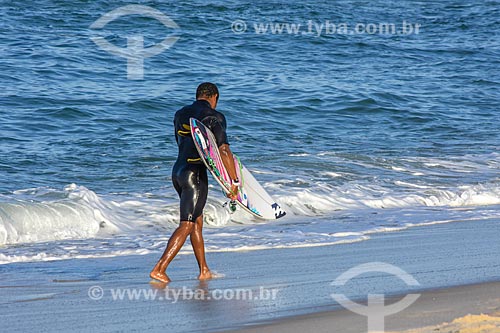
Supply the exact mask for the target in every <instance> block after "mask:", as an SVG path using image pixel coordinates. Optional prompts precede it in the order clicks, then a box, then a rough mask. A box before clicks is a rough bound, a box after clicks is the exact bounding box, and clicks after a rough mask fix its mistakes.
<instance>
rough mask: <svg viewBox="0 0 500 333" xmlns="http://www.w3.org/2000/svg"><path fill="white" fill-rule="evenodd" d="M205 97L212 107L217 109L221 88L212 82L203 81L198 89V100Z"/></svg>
mask: <svg viewBox="0 0 500 333" xmlns="http://www.w3.org/2000/svg"><path fill="white" fill-rule="evenodd" d="M200 99H203V100H205V101H207V102H208V103H210V107H212V109H215V108H216V107H217V102H218V101H219V89H217V86H216V85H215V84H213V83H210V82H203V83H202V84H200V85H199V86H198V88H197V89H196V100H200Z"/></svg>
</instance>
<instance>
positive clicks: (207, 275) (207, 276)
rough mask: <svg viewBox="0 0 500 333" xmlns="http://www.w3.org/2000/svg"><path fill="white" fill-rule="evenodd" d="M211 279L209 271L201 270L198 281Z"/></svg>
mask: <svg viewBox="0 0 500 333" xmlns="http://www.w3.org/2000/svg"><path fill="white" fill-rule="evenodd" d="M211 278H212V272H210V270H209V269H206V270H203V271H202V272H201V273H200V275H198V280H209V279H211Z"/></svg>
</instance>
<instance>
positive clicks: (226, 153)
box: [219, 143, 238, 200]
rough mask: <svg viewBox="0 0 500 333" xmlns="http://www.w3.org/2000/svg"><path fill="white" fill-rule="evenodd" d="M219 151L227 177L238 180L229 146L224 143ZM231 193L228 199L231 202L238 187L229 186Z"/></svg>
mask: <svg viewBox="0 0 500 333" xmlns="http://www.w3.org/2000/svg"><path fill="white" fill-rule="evenodd" d="M219 151H220V156H221V158H222V163H224V166H225V167H226V170H227V173H228V174H229V177H231V179H233V180H235V179H237V178H238V175H237V174H236V166H235V165H234V157H233V153H232V152H231V149H229V145H228V144H226V143H224V144H222V145H221V146H220V147H219ZM231 192H232V193H230V194H229V195H228V197H229V198H231V199H232V200H235V199H236V198H237V195H238V186H236V185H232V186H231Z"/></svg>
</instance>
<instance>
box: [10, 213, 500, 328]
mask: <svg viewBox="0 0 500 333" xmlns="http://www.w3.org/2000/svg"><path fill="white" fill-rule="evenodd" d="M499 234H500V220H499V219H490V220H483V221H463V222H458V223H448V224H436V225H432V226H424V227H414V228H410V229H407V230H403V231H397V232H387V233H381V234H374V235H372V238H371V239H370V240H367V241H363V242H358V243H351V244H342V245H334V246H323V247H304V248H289V249H273V250H261V251H250V252H220V253H208V254H207V259H208V262H209V265H210V267H211V268H212V269H213V270H215V271H217V272H218V273H219V274H220V276H221V277H220V278H218V279H214V280H211V281H207V282H199V281H197V280H196V276H197V265H196V261H195V259H194V256H193V255H181V256H179V257H178V258H176V259H175V260H174V262H173V263H172V265H171V268H169V272H168V273H169V276H170V277H171V278H172V280H173V282H172V283H170V284H169V285H168V286H166V287H165V286H162V285H159V284H154V283H153V284H152V283H150V279H149V278H148V273H149V271H150V269H151V267H153V265H154V264H155V262H156V260H157V259H158V257H159V256H160V253H154V254H148V255H143V256H123V257H113V258H95V259H71V260H61V261H50V262H27V263H12V264H8V265H1V266H0V274H1V277H2V280H1V282H0V303H1V304H2V311H1V313H0V321H1V323H2V329H3V330H5V331H28V330H35V331H67V330H71V331H72V332H85V331H97V332H116V331H134V330H136V331H163V332H165V331H167V332H193V331H227V330H241V329H243V330H246V331H248V332H250V331H252V332H280V331H283V332H284V331H287V332H288V331H292V332H294V331H295V332H298V331H304V330H308V331H314V332H346V333H348V332H366V327H367V326H366V325H367V322H366V317H363V316H360V315H357V314H354V313H351V312H349V311H347V310H345V309H343V308H342V307H341V306H340V305H339V304H338V303H337V302H335V301H334V300H333V299H332V297H331V296H330V294H332V293H342V294H345V295H346V296H347V297H348V298H350V299H351V300H353V301H357V302H363V300H364V299H366V295H367V294H368V293H383V294H384V295H385V296H386V299H390V298H395V299H396V300H397V299H398V298H401V296H403V295H405V294H407V293H422V296H421V297H420V298H419V299H418V300H417V302H415V303H414V304H412V305H411V306H409V307H408V308H407V309H406V310H404V311H402V312H400V313H397V314H394V315H392V316H389V317H387V318H386V323H385V324H386V325H385V327H386V329H387V330H388V331H403V330H408V329H415V328H422V327H426V326H431V325H441V324H442V323H444V322H449V323H451V325H456V324H457V322H455V323H453V320H454V319H455V318H460V317H464V316H466V315H468V314H473V315H479V314H481V313H489V314H491V313H495V312H496V311H498V305H499V303H500V302H499V299H500V296H499V295H498V292H499V290H500V285H499V281H500V262H499V260H498V258H499V257H500V251H499V250H500V245H499V242H498V235H499ZM376 262H382V263H387V264H390V265H394V266H397V267H399V268H400V269H403V270H404V271H406V272H408V274H410V275H411V276H412V277H413V278H414V279H415V280H416V281H418V285H414V286H408V285H407V284H406V283H405V282H403V281H402V280H400V279H399V278H397V277H394V276H391V275H388V274H385V273H366V274H363V275H360V276H359V277H357V278H353V279H352V280H351V281H349V282H346V283H345V286H340V287H339V286H332V285H331V283H332V281H334V280H336V279H337V277H339V276H340V275H341V274H342V273H344V272H346V271H348V270H349V269H351V268H353V267H355V266H357V265H360V264H365V263H376ZM127 290H128V291H129V294H123V293H122V292H126V291H127ZM238 290H243V291H251V292H252V297H251V298H244V297H240V298H238V297H236V294H237V291H238ZM120 293H122V294H121V295H122V296H123V297H121V298H120V297H119V296H120ZM130 293H132V294H133V293H136V294H135V296H137V297H129V296H131V294H130ZM175 295H177V296H175ZM273 295H274V296H275V297H274V298H273V297H272V296H273ZM132 296H134V295H132ZM216 296H217V297H216ZM176 297H177V298H176ZM221 297H222V299H221ZM389 302H393V301H389ZM469 319H474V320H475V319H476V317H465V318H464V319H463V320H462V321H467V320H469ZM440 327H441V326H440ZM442 327H443V329H444V331H443V332H447V331H446V329H447V328H444V327H446V326H442Z"/></svg>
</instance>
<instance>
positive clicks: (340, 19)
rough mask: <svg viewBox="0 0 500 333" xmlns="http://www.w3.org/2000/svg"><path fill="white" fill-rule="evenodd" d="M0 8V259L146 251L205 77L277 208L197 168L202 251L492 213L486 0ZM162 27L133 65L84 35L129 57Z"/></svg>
mask: <svg viewBox="0 0 500 333" xmlns="http://www.w3.org/2000/svg"><path fill="white" fill-rule="evenodd" d="M127 5H135V7H126V9H127V8H128V10H129V11H128V12H127V11H126V10H125V11H124V10H123V8H124V6H127ZM141 6H142V7H141ZM131 9H133V10H131ZM137 9H140V10H139V12H137ZM113 10H115V12H112V11H113ZM120 10H121V12H120ZM134 10H135V11H134ZM110 12H112V13H114V14H108V16H105V18H106V17H107V18H111V19H110V20H108V21H109V22H107V24H106V25H105V26H103V27H100V28H96V27H95V26H92V27H91V25H93V24H94V22H96V21H97V20H98V19H99V18H101V17H102V16H103V15H106V14H107V13H110ZM120 13H121V14H127V15H121V16H120V15H119V14H120ZM151 13H160V14H161V15H163V16H164V17H167V18H168V19H170V20H171V21H173V22H175V25H172V24H170V25H165V24H164V23H165V22H163V23H162V22H161V21H159V20H157V19H156V18H154V17H152V15H151ZM0 16H1V18H2V19H1V20H0V36H1V39H0V86H1V87H2V89H1V91H0V124H1V125H0V263H2V264H7V263H12V262H20V261H44V260H60V259H67V258H88V257H94V258H98V257H109V256H122V255H134V254H136V255H141V254H146V253H152V252H153V253H156V252H157V253H160V252H161V251H162V250H163V249H164V247H165V245H166V242H167V241H168V238H169V236H170V234H171V232H172V231H173V230H174V228H175V227H176V226H177V224H178V199H177V194H176V192H175V191H174V189H173V187H172V185H171V178H170V172H171V168H172V166H173V163H174V161H175V159H176V154H177V146H176V144H175V139H174V136H173V123H172V118H173V115H174V113H175V111H176V110H178V109H179V108H181V107H182V106H184V105H187V104H190V103H192V101H193V100H194V94H195V90H196V87H197V85H198V84H199V83H201V82H204V81H211V82H215V83H216V84H218V86H219V88H220V100H219V105H218V110H219V111H221V112H223V113H224V114H225V116H226V118H227V122H228V134H229V140H230V143H231V148H232V150H233V151H234V152H236V153H237V154H238V155H239V156H240V157H241V159H242V161H243V162H244V164H245V165H246V166H247V167H248V168H249V169H250V170H251V171H252V172H253V173H254V175H255V177H256V178H257V179H258V180H259V181H260V182H261V183H262V185H263V186H264V187H265V188H266V189H267V191H268V192H269V193H270V194H271V195H272V196H273V198H274V199H275V200H276V201H277V202H279V203H280V205H281V206H282V207H283V208H284V209H285V210H286V211H287V213H288V214H287V216H286V217H284V218H282V219H280V220H277V221H259V220H255V219H254V218H252V217H251V216H250V215H248V214H246V213H244V212H242V211H237V212H236V213H234V214H231V213H230V212H229V210H227V208H225V207H223V204H224V202H225V201H226V199H225V197H224V196H223V195H222V192H221V190H220V189H219V188H218V186H217V184H216V183H215V181H213V180H212V181H211V185H210V193H209V200H208V203H207V207H206V210H205V223H206V227H205V238H206V247H207V251H208V252H214V251H251V250H256V249H273V248H290V247H307V246H324V245H331V244H342V243H346V242H362V241H366V240H368V239H370V237H373V235H375V234H377V233H381V232H400V231H401V230H404V229H407V228H411V227H412V226H425V225H431V224H436V223H460V222H461V221H471V220H472V221H476V223H478V224H479V223H482V222H484V221H487V220H491V219H495V218H496V219H498V218H499V217H500V172H499V171H500V149H499V145H500V134H499V133H500V121H499V119H500V117H499V110H498V108H499V105H500V89H499V87H500V84H499V83H500V70H499V68H500V60H499V59H500V39H499V37H498V31H499V28H500V20H499V17H500V2H499V1H465V0H456V1H383V0H372V1H354V0H341V1H317V0H315V1H307V3H306V2H304V1H266V2H252V1H238V0H233V1H199V0H196V1H186V2H170V1H161V2H160V1H138V2H133V3H131V2H124V1H113V2H111V1H55V0H53V1H49V0H43V1H36V2H35V1H2V2H1V3H0ZM169 22H170V21H169ZM384 24H386V25H384ZM387 24H389V27H393V28H394V29H393V30H391V29H389V30H384V29H383V27H386V26H387ZM417 27H418V29H417ZM410 28H411V30H410ZM168 36H174V37H175V38H177V39H176V41H175V43H173V44H172V45H168V46H170V47H168V48H166V49H165V50H163V52H160V53H158V54H156V55H153V56H149V57H147V58H143V59H142V61H143V64H142V66H139V65H140V59H139V61H137V59H136V58H133V59H132V58H131V59H126V57H125V56H124V55H123V54H121V55H117V54H112V53H110V52H108V51H106V50H104V49H103V48H101V47H99V45H97V44H96V43H95V42H94V40H95V39H96V38H104V39H105V40H106V41H108V42H109V44H112V45H115V47H116V48H119V49H121V50H126V51H127V50H128V51H129V52H131V53H134V52H135V53H134V54H136V55H137V54H139V53H137V52H138V51H137V45H139V46H141V45H142V44H141V43H143V44H144V45H143V46H142V47H143V48H144V50H148V49H150V48H153V47H155V46H162V45H163V44H162V43H164V39H165V38H166V37H168ZM134 38H135V39H134ZM134 41H135V43H136V44H135V45H136V46H135V47H136V48H135V49H134V48H133V45H134ZM137 43H139V44H137ZM141 54H142V53H141ZM134 61H135V63H136V65H137V64H139V65H137V66H139V67H137V66H136V67H134V68H135V69H136V70H137V68H139V70H142V72H141V73H139V77H131V76H130V75H129V74H130V69H131V68H132V67H133V66H132V65H133V64H132V65H130V63H134ZM128 65H130V66H128ZM134 73H135V74H137V72H133V73H132V74H134ZM132 76H134V75H132ZM141 76H142V77H141ZM457 241H459V240H457ZM183 252H184V253H190V252H191V249H190V247H185V248H184V250H183Z"/></svg>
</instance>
